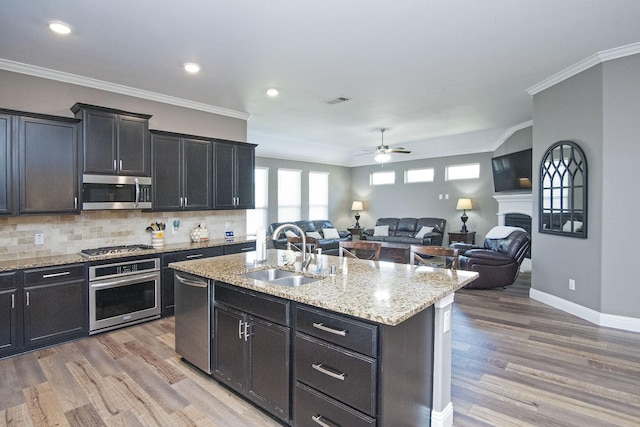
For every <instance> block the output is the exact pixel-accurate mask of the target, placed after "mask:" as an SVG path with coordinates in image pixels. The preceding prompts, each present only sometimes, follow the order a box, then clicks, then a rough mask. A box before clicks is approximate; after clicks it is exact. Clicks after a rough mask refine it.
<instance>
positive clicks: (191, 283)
mask: <svg viewBox="0 0 640 427" xmlns="http://www.w3.org/2000/svg"><path fill="white" fill-rule="evenodd" d="M176 279H177V280H178V281H179V282H180V283H183V284H185V285H187V286H195V287H197V288H206V287H208V286H209V283H207V282H206V281H200V280H190V279H185V278H184V277H181V276H180V275H178V274H176Z"/></svg>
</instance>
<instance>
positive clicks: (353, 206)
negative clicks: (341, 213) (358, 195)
mask: <svg viewBox="0 0 640 427" xmlns="http://www.w3.org/2000/svg"><path fill="white" fill-rule="evenodd" d="M351 210H352V211H356V225H355V228H360V223H359V222H358V221H360V211H361V210H364V208H363V207H362V202H361V201H359V200H354V202H353V203H352V204H351Z"/></svg>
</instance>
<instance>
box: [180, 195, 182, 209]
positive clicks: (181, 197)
mask: <svg viewBox="0 0 640 427" xmlns="http://www.w3.org/2000/svg"><path fill="white" fill-rule="evenodd" d="M180 207H182V197H180Z"/></svg>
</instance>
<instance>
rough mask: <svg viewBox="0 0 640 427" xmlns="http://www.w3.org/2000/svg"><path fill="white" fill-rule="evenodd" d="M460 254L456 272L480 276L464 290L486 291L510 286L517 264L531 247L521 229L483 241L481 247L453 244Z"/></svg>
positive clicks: (516, 272) (516, 275)
mask: <svg viewBox="0 0 640 427" xmlns="http://www.w3.org/2000/svg"><path fill="white" fill-rule="evenodd" d="M450 246H451V247H452V248H455V249H458V250H459V251H460V256H459V258H458V269H460V270H469V271H477V272H478V273H479V274H480V276H479V277H478V278H477V279H476V280H474V281H473V282H471V283H469V284H468V285H467V286H465V287H466V288H472V289H490V288H497V287H504V286H509V285H512V284H513V283H514V282H515V281H516V279H517V278H518V273H519V271H520V264H522V261H523V260H524V258H525V257H526V255H527V252H528V251H529V247H530V246H531V239H530V237H529V235H528V234H527V233H526V232H525V231H524V230H522V229H517V230H514V231H512V232H511V233H510V234H509V235H508V236H506V237H504V238H499V239H486V238H485V240H484V246H483V247H480V246H473V245H469V244H466V243H453V244H452V245H450Z"/></svg>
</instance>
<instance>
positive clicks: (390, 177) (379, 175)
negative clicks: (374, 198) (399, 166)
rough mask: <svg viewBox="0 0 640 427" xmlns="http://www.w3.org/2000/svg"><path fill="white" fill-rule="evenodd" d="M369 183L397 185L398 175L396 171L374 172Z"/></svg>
mask: <svg viewBox="0 0 640 427" xmlns="http://www.w3.org/2000/svg"><path fill="white" fill-rule="evenodd" d="M369 181H370V184H371V185H387V184H395V183H396V173H395V172H394V171H388V172H373V173H372V174H371V175H370V177H369Z"/></svg>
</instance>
